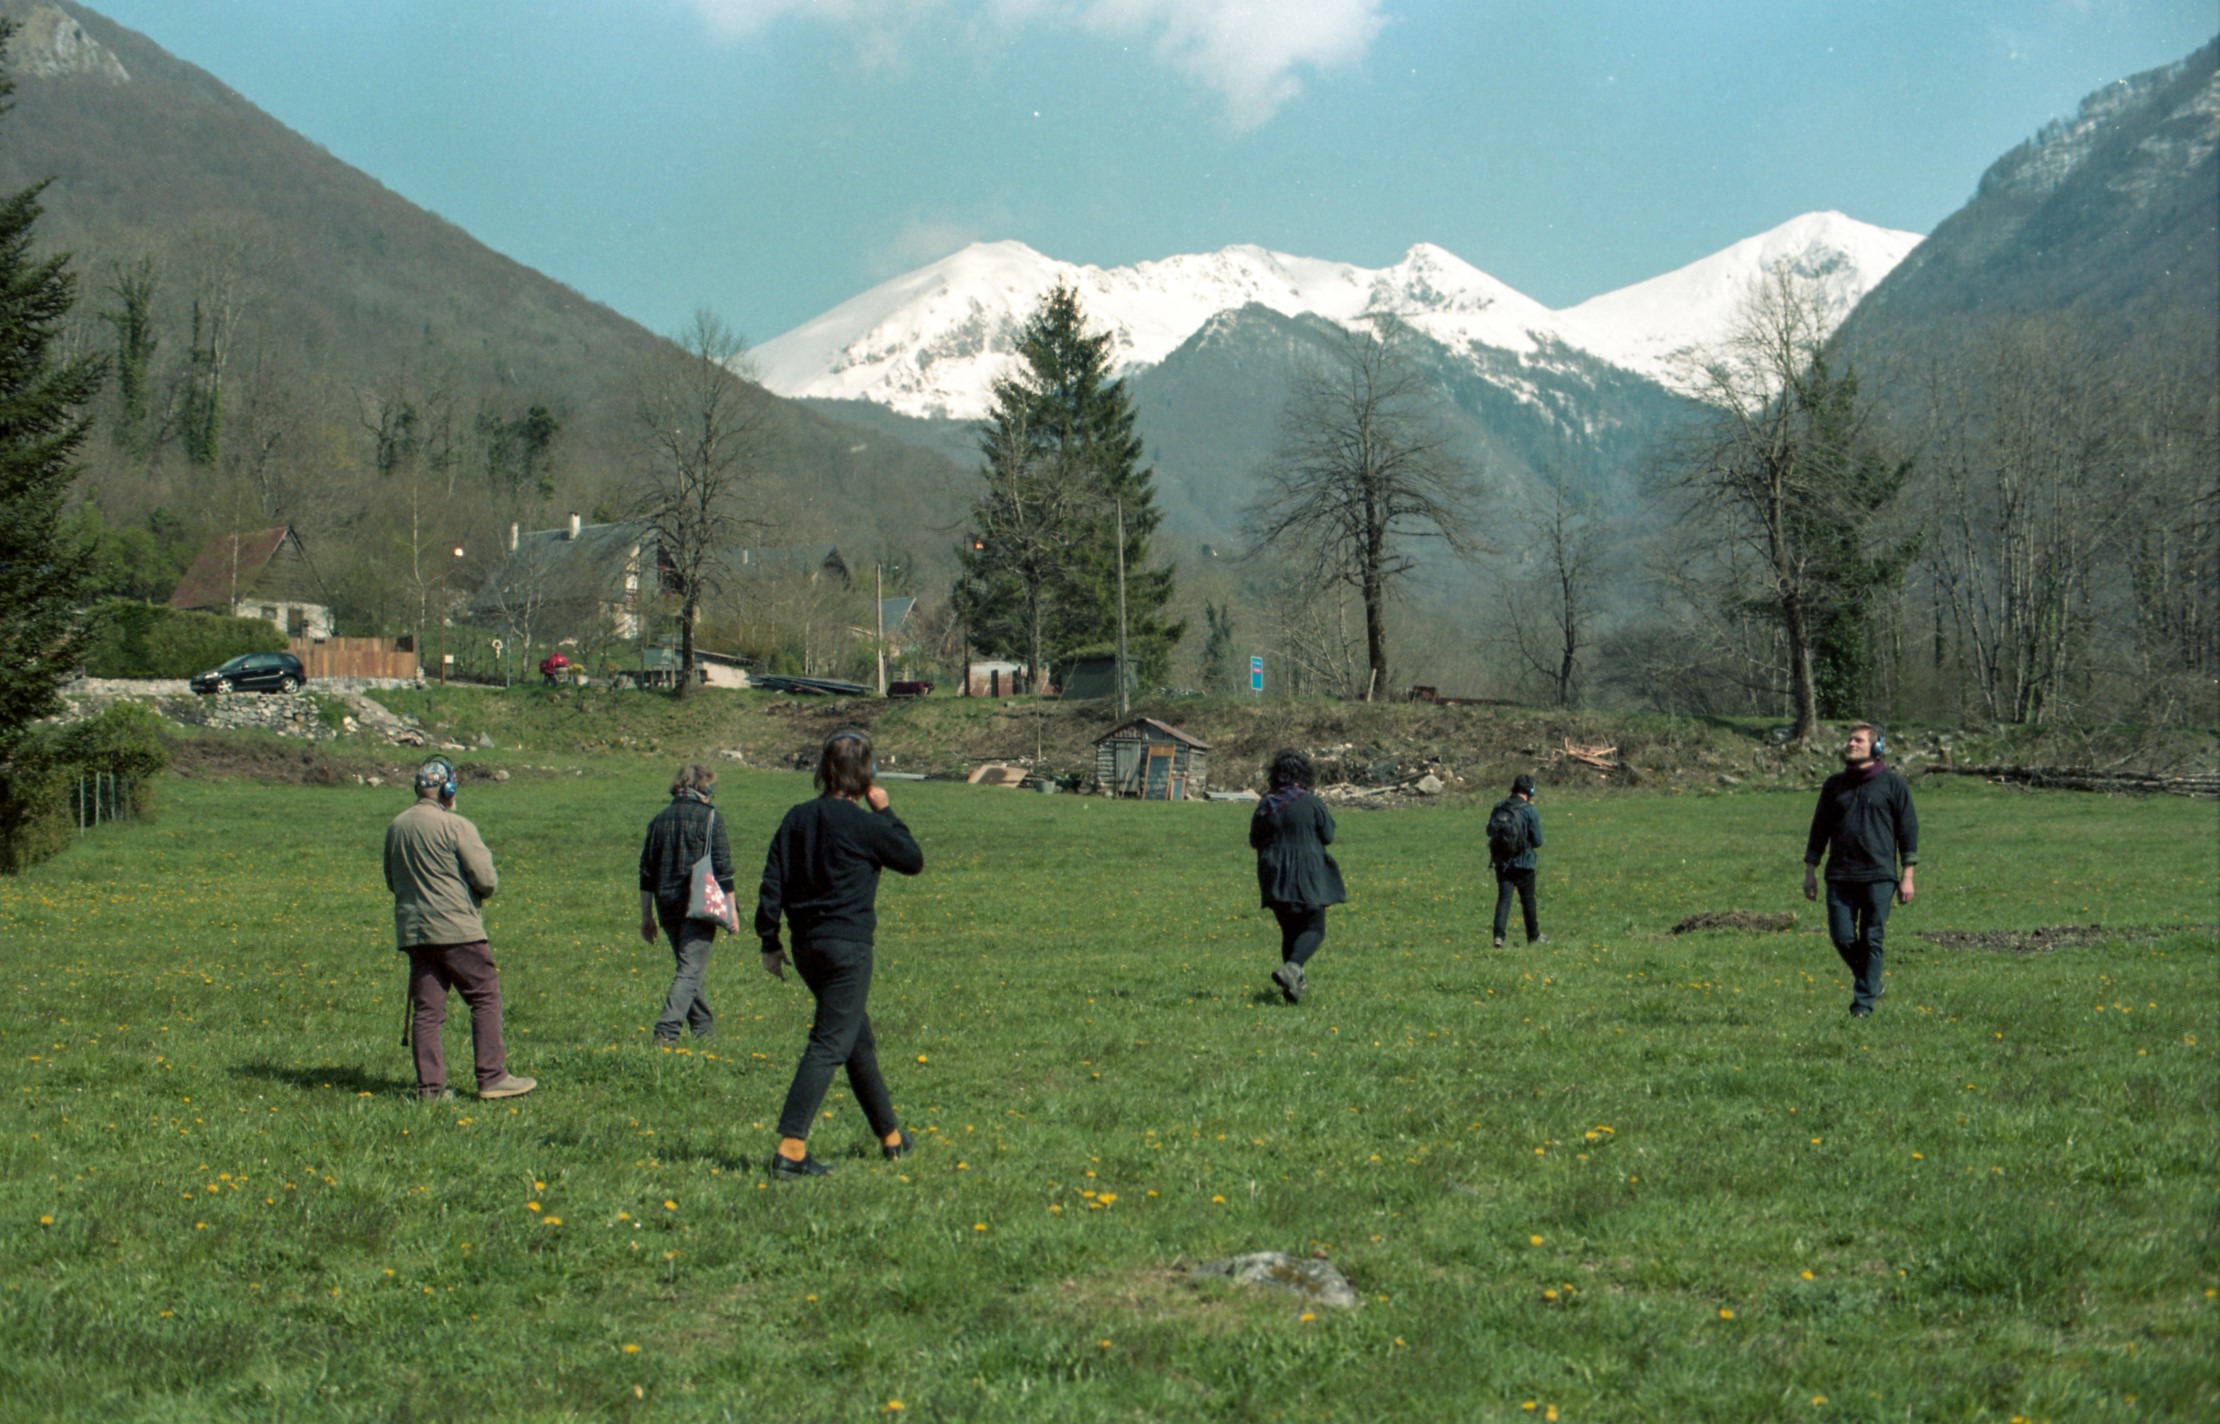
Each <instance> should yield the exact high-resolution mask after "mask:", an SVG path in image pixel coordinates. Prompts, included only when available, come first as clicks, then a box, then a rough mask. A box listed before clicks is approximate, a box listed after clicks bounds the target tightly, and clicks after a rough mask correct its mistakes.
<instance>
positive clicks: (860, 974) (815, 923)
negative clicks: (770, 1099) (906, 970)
mask: <svg viewBox="0 0 2220 1424" xmlns="http://www.w3.org/2000/svg"><path fill="white" fill-rule="evenodd" d="M817 788H818V790H819V791H820V792H822V793H823V794H822V795H820V796H818V797H817V798H816V799H815V800H813V801H804V802H803V803H802V804H801V805H799V806H796V807H794V808H793V809H792V810H790V811H788V812H787V813H786V818H785V819H784V820H782V821H780V822H779V828H778V830H777V832H775V833H774V834H773V835H772V837H771V849H770V853H769V854H768V855H767V856H765V857H764V862H763V890H762V893H761V895H760V896H759V897H758V898H757V900H756V907H755V931H756V934H757V935H758V936H760V937H761V939H762V941H763V967H764V969H765V970H766V971H767V972H768V973H770V974H771V975H772V976H773V977H775V978H779V979H783V978H785V977H786V952H785V950H783V949H782V948H780V945H779V922H780V920H781V919H782V918H783V919H784V920H785V922H786V924H787V926H788V927H789V928H790V929H791V930H792V932H793V944H794V967H795V969H796V970H798V971H799V972H800V974H801V976H802V982H803V983H804V984H806V985H808V986H809V992H810V993H811V994H812V995H813V996H814V997H815V998H816V1000H817V1011H816V1014H815V1015H814V1016H813V1017H812V1018H811V1020H810V1025H809V1043H808V1045H807V1046H806V1047H805V1048H803V1050H802V1059H801V1062H800V1063H799V1064H797V1065H796V1066H795V1069H794V1082H793V1085H792V1086H791V1087H789V1088H788V1089H787V1092H786V1106H785V1107H784V1108H783V1109H782V1110H781V1111H780V1113H779V1145H778V1150H777V1151H775V1152H773V1153H772V1154H771V1162H770V1172H771V1175H772V1177H774V1178H787V1179H792V1178H802V1177H821V1176H823V1175H825V1174H826V1173H827V1172H830V1171H831V1170H832V1168H831V1167H829V1166H827V1165H826V1164H825V1163H823V1162H820V1161H818V1160H817V1159H816V1158H815V1157H812V1156H811V1155H810V1154H809V1129H810V1125H811V1123H812V1122H813V1121H814V1120H815V1118H816V1116H817V1109H818V1107H819V1105H821V1104H822V1103H823V1102H824V1100H825V1090H826V1089H827V1088H829V1087H831V1086H832V1076H833V1071H834V1070H835V1069H838V1068H845V1069H847V1072H848V1090H849V1091H850V1092H852V1093H854V1094H855V1095H856V1103H857V1104H858V1106H860V1107H861V1108H862V1109H863V1115H864V1118H865V1120H866V1121H868V1122H869V1123H870V1124H871V1131H872V1132H873V1133H874V1134H876V1135H877V1137H878V1139H879V1150H880V1151H881V1152H882V1153H883V1154H885V1156H886V1157H887V1158H888V1159H889V1160H892V1159H894V1158H896V1157H905V1156H908V1155H909V1153H910V1151H911V1149H912V1147H913V1146H914V1145H915V1144H914V1141H913V1139H912V1138H911V1136H910V1134H909V1133H908V1132H907V1131H906V1130H904V1128H903V1127H902V1124H901V1120H900V1119H899V1118H897V1117H896V1116H895V1113H894V1103H893V1100H892V1099H891V1098H890V1097H889V1096H888V1095H887V1088H886V1080H885V1079H884V1078H882V1077H880V1076H879V1057H878V1044H877V1040H876V1039H875V1038H874V1037H873V1036H872V1033H871V1016H870V1013H869V1012H868V1004H867V1001H868V1000H869V998H870V994H871V959H872V939H873V936H874V935H875V934H876V932H877V929H878V911H877V900H878V893H879V872H880V871H881V870H892V871H894V872H895V873H896V874H899V875H915V874H917V873H918V872H919V871H921V870H923V869H924V868H925V854H924V852H923V851H920V850H919V849H918V848H917V842H916V841H915V840H913V839H911V838H910V831H909V827H907V826H905V825H903V824H902V821H901V818H900V817H898V816H896V815H895V814H894V811H893V809H892V808H891V807H890V806H889V805H888V803H887V794H886V792H885V791H884V790H883V789H881V788H880V787H878V786H877V785H875V784H873V781H872V760H871V738H870V736H869V735H868V734H867V733H865V732H863V731H861V730H860V729H856V728H842V729H841V730H839V731H836V732H834V733H833V734H832V735H831V736H829V737H827V738H826V739H825V745H824V749H823V750H822V751H821V752H820V753H819V755H818V758H817Z"/></svg>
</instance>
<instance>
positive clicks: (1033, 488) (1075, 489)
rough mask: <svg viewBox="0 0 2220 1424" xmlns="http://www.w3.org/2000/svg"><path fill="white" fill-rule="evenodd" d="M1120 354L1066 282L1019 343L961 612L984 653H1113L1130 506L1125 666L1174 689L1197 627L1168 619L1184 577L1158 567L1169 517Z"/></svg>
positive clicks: (987, 441)
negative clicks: (1117, 373) (1178, 657)
mask: <svg viewBox="0 0 2220 1424" xmlns="http://www.w3.org/2000/svg"><path fill="white" fill-rule="evenodd" d="M1109 351H1110V337H1109V335H1108V333H1105V332H1092V331H1089V330H1088V329H1087V324H1086V317H1085V314H1084V313H1083V312H1082V311H1081V310H1080V306H1079V297H1078V294H1077V293H1076V292H1074V291H1073V290H1072V289H1071V288H1069V287H1067V286H1064V285H1063V284H1061V283H1059V284H1057V286H1056V287H1055V289H1054V290H1052V291H1050V292H1049V293H1048V294H1047V295H1046V296H1045V297H1043V298H1042V299H1041V305H1040V307H1039V309H1038V310H1036V311H1035V312H1034V314H1033V316H1032V319H1031V320H1029V321H1028V322H1027V323H1026V325H1025V329H1024V330H1023V331H1022V332H1021V333H1020V334H1019V337H1018V357H1019V359H1020V360H1021V361H1022V362H1023V363H1024V364H1023V366H1022V368H1021V369H1020V370H1019V371H1018V372H1017V374H1015V375H1014V376H1012V377H1009V378H1007V379H1004V380H1000V381H997V382H995V386H994V409H993V410H992V412H991V413H990V414H989V415H988V417H987V421H986V425H985V428H984V429H983V431H982V433H981V439H980V451H981V454H982V455H983V456H984V458H985V468H984V470H983V472H982V473H983V474H984V476H985V478H986V481H987V491H986V493H985V495H984V496H983V497H982V498H981V499H980V501H979V503H978V504H977V505H976V506H975V507H974V510H973V518H974V521H975V524H976V526H977V533H978V536H979V537H978V540H977V543H978V545H979V547H976V548H966V549H965V550H964V551H963V554H962V562H963V572H962V576H961V578H960V579H959V581H958V584H957V589H956V601H957V606H958V608H959V610H960V611H962V612H963V614H964V615H965V618H966V621H967V622H968V623H969V624H970V627H971V637H972V640H973V642H974V643H976V644H977V645H979V646H980V647H983V648H986V649H989V650H993V651H997V652H1002V653H1006V654H1011V655H1014V656H1017V657H1020V658H1024V659H1028V660H1032V659H1035V658H1045V659H1048V660H1054V659H1056V658H1060V657H1063V656H1065V655H1067V654H1070V653H1073V652H1076V651H1081V650H1107V649H1109V648H1110V647H1112V646H1113V645H1114V644H1115V643H1116V641H1117V636H1118V537H1117V529H1118V525H1119V519H1120V514H1121V507H1122V514H1123V520H1124V526H1125V603H1126V643H1127V656H1128V657H1129V658H1130V659H1131V663H1132V668H1133V676H1134V679H1135V681H1136V682H1137V683H1138V684H1139V685H1140V686H1142V687H1150V686H1155V685H1158V684H1160V683H1162V682H1163V680H1164V678H1165V675H1166V673H1167V672H1168V671H1169V669H1170V666H1171V653H1172V648H1173V646H1174V645H1175V644H1177V643H1178V641H1179V639H1180V637H1181V636H1182V635H1183V634H1184V633H1185V632H1186V624H1185V623H1184V622H1174V621H1171V619H1170V618H1169V616H1168V614H1167V609H1168V607H1169V605H1170V603H1171V600H1172V592H1173V572H1172V570H1171V569H1170V568H1152V567H1151V566H1150V564H1149V545H1150V540H1151V536H1153V535H1154V533H1155V531H1156V527H1157V525H1158V524H1159V523H1161V522H1162V521H1163V513H1162V511H1160V510H1159V509H1158V508H1157V507H1156V479H1155V472H1154V471H1152V470H1150V469H1148V468H1146V467H1145V466H1143V464H1142V447H1141V438H1140V436H1139V435H1138V434H1136V433H1135V430H1134V412H1133V406H1132V404H1131V402H1130V401H1129V400H1128V399H1127V397H1126V393H1125V384H1124V382H1122V381H1116V380H1112V379H1111V378H1110V355H1109Z"/></svg>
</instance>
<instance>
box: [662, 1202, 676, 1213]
mask: <svg viewBox="0 0 2220 1424" xmlns="http://www.w3.org/2000/svg"><path fill="white" fill-rule="evenodd" d="M663 1210H665V1211H677V1210H678V1203H677V1202H674V1201H667V1202H665V1203H663Z"/></svg>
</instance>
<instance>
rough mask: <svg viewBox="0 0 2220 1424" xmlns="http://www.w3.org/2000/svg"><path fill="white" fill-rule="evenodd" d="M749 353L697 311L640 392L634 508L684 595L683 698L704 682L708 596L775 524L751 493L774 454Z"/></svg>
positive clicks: (766, 408) (765, 404)
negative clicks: (753, 539) (699, 676)
mask: <svg viewBox="0 0 2220 1424" xmlns="http://www.w3.org/2000/svg"><path fill="white" fill-rule="evenodd" d="M746 353H747V347H746V344H745V343H744V342H742V341H741V339H740V338H739V336H738V335H736V334H735V333H734V332H733V330H732V329H731V328H730V327H728V326H726V325H725V323H724V322H723V321H722V320H721V319H720V318H718V317H717V316H716V315H715V314H714V313H712V312H709V311H708V310H706V309H704V310H697V311H696V312H695V313H694V319H693V322H692V324H691V325H689V326H688V327H687V329H686V330H685V331H684V332H683V333H682V334H681V335H680V336H679V337H678V339H677V340H676V341H675V342H674V343H673V344H672V345H671V346H670V347H669V348H668V349H666V350H665V351H664V352H663V353H662V354H661V355H660V356H659V357H658V358H657V359H656V360H655V361H654V362H653V363H652V364H651V366H650V368H649V369H648V370H647V371H646V372H645V373H644V374H643V375H642V377H641V379H640V382H639V385H638V388H637V391H636V394H635V400H634V409H635V412H636V416H637V419H638V423H639V428H640V430H641V433H642V435H643V436H644V437H645V446H646V448H645V450H644V452H643V458H642V459H641V462H640V466H639V470H638V478H637V482H636V484H635V487H634V496H633V510H634V514H635V516H636V517H637V518H638V519H639V520H640V521H641V522H643V523H644V524H646V525H647V526H648V528H649V530H650V531H651V532H652V533H653V534H654V538H655V544H656V546H657V549H658V556H657V557H658V561H659V564H660V568H659V569H658V570H657V571H656V572H657V573H660V574H661V576H662V577H663V578H665V579H666V580H668V583H669V585H670V586H671V587H672V589H673V590H674V591H675V592H676V594H677V596H678V601H679V632H678V639H679V643H678V649H679V651H678V663H679V679H678V688H679V692H680V695H682V696H683V695H684V694H685V693H686V692H688V691H689V690H691V689H692V687H693V686H694V667H695V662H696V658H695V653H694V625H695V622H696V620H697V619H698V618H699V617H700V615H701V608H702V603H703V600H704V599H706V598H708V597H710V596H712V595H714V594H715V593H716V592H717V590H718V588H719V587H720V586H721V585H722V583H723V580H724V575H725V570H726V564H727V561H728V560H729V559H730V558H731V557H732V555H733V553H734V551H735V550H737V549H739V548H740V547H741V546H742V545H743V544H744V543H746V542H747V540H748V537H749V536H751V535H754V534H757V533H760V532H761V531H762V530H763V529H765V528H766V527H767V521H766V520H764V519H763V518H762V517H760V515H759V514H758V513H757V512H756V511H755V510H754V509H752V508H751V507H750V506H749V505H748V503H747V496H748V494H749V493H750V491H751V490H752V489H753V487H754V486H755V485H756V484H757V482H758V481H759V480H760V478H761V477H762V475H763V472H764V464H765V462H766V460H767V459H768V458H769V456H770V453H771V449H772V428H771V423H770V417H771V405H770V402H769V401H768V400H766V399H765V398H763V397H762V396H761V395H760V394H755V393H751V392H750V391H749V390H748V388H747V382H746V380H745V379H744V378H743V375H742V372H743V371H744V370H746V369H747V367H746ZM648 577H650V578H653V577H654V574H652V573H651V574H649V575H648Z"/></svg>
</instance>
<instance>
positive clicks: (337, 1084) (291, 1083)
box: [231, 1063, 416, 1093]
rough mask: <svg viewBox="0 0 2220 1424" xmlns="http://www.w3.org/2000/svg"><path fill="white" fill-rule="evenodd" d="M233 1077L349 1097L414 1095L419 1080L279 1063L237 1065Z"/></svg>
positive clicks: (336, 1067)
mask: <svg viewBox="0 0 2220 1424" xmlns="http://www.w3.org/2000/svg"><path fill="white" fill-rule="evenodd" d="M231 1072H232V1076H233V1077H237V1078H259V1079H261V1080H262V1081H263V1082H265V1083H282V1084H284V1085H285V1086H286V1087H288V1088H298V1089H300V1090H301V1091H302V1092H308V1093H313V1092H321V1091H322V1090H324V1089H326V1088H332V1089H336V1090H338V1091H340V1092H347V1093H401V1092H407V1093H414V1092H415V1091H416V1079H415V1078H413V1077H409V1078H400V1077H395V1076H393V1075H392V1074H388V1073H365V1072H364V1071H362V1069H360V1068H353V1067H342V1066H340V1065H339V1064H336V1063H326V1064H321V1065H318V1064H302V1065H281V1064H277V1063H235V1064H233V1065H232V1068H231Z"/></svg>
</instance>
